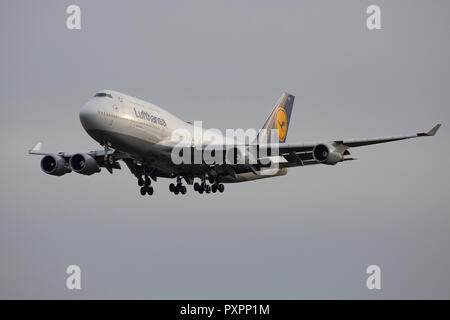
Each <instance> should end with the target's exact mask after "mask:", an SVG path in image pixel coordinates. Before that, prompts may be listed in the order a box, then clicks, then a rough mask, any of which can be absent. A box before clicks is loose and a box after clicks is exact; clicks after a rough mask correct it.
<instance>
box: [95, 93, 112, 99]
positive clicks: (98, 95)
mask: <svg viewBox="0 0 450 320" xmlns="http://www.w3.org/2000/svg"><path fill="white" fill-rule="evenodd" d="M94 97H106V98H111V99H112V95H110V94H109V93H104V92H99V93H97V94H96V95H95V96H94Z"/></svg>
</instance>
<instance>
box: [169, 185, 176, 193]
mask: <svg viewBox="0 0 450 320" xmlns="http://www.w3.org/2000/svg"><path fill="white" fill-rule="evenodd" d="M169 190H170V192H174V191H175V185H174V184H173V183H171V184H169Z"/></svg>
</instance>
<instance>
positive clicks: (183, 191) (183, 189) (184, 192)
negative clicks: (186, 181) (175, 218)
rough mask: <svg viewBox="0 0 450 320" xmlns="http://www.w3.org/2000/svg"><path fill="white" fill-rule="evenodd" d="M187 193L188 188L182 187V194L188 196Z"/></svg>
mask: <svg viewBox="0 0 450 320" xmlns="http://www.w3.org/2000/svg"><path fill="white" fill-rule="evenodd" d="M186 192H187V189H186V187H185V186H182V187H181V194H186Z"/></svg>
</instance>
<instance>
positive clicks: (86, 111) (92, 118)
mask: <svg viewBox="0 0 450 320" xmlns="http://www.w3.org/2000/svg"><path fill="white" fill-rule="evenodd" d="M96 118H97V108H96V106H95V105H94V104H93V102H92V101H89V102H88V103H86V104H85V105H84V106H83V107H82V108H81V110H80V121H81V124H82V126H83V128H84V129H85V130H89V129H94V128H95V122H96Z"/></svg>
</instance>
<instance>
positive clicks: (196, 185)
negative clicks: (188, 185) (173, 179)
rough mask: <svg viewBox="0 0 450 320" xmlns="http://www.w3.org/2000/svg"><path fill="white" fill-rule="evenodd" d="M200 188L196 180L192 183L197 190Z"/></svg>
mask: <svg viewBox="0 0 450 320" xmlns="http://www.w3.org/2000/svg"><path fill="white" fill-rule="evenodd" d="M199 188H200V184H199V183H198V182H196V183H194V190H195V191H198V190H199Z"/></svg>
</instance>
